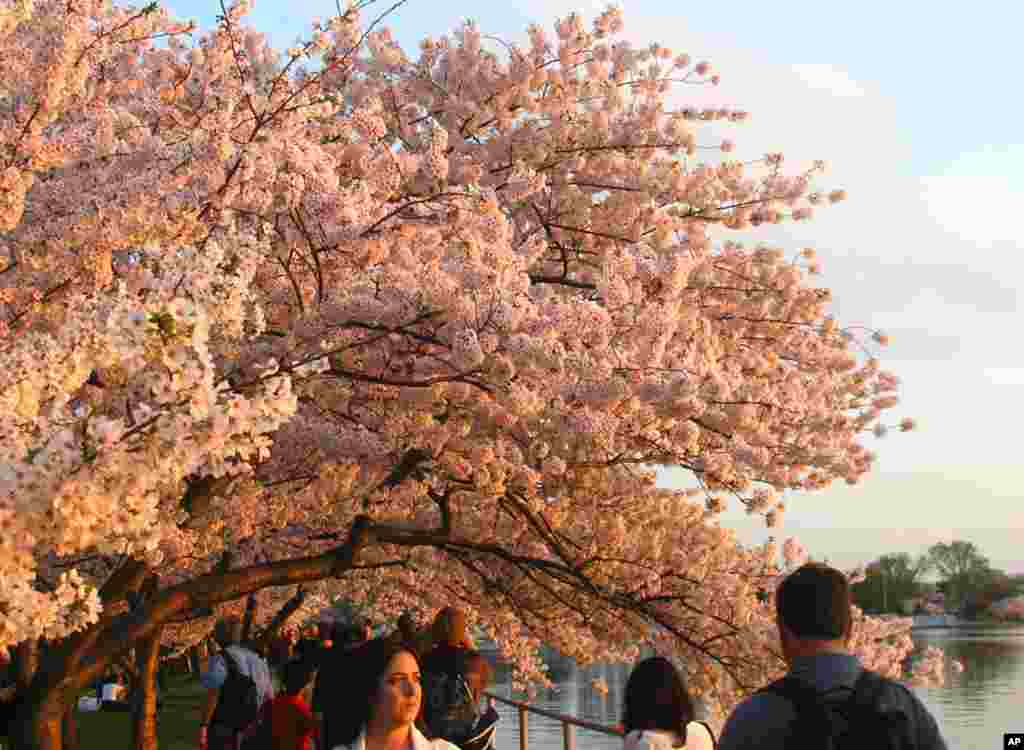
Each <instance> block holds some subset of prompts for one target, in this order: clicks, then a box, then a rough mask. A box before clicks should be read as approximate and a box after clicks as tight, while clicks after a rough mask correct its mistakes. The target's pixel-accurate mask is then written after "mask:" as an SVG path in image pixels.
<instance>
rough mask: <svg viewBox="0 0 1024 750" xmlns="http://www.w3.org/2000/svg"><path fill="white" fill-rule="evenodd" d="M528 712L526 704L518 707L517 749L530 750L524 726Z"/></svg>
mask: <svg viewBox="0 0 1024 750" xmlns="http://www.w3.org/2000/svg"><path fill="white" fill-rule="evenodd" d="M529 716H530V714H529V712H528V711H527V710H526V706H520V707H519V750H530V748H529V746H530V741H529V739H527V737H526V727H527V722H528V719H529Z"/></svg>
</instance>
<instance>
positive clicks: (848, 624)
mask: <svg viewBox="0 0 1024 750" xmlns="http://www.w3.org/2000/svg"><path fill="white" fill-rule="evenodd" d="M775 611H776V620H777V622H778V627H779V636H780V639H781V642H782V653H783V656H784V657H785V659H786V661H787V663H788V664H789V672H788V674H787V678H792V679H790V680H787V683H788V684H789V685H792V686H793V688H794V689H795V690H799V691H800V692H799V693H793V692H792V691H789V690H783V689H782V686H781V685H778V686H769V689H767V690H763V691H761V692H758V693H755V694H754V695H752V696H751V697H749V698H747V699H746V700H745V701H743V702H742V703H740V704H739V705H738V706H737V707H736V709H735V710H734V711H733V712H732V715H731V716H730V717H729V719H728V721H727V722H726V724H725V728H724V729H723V730H722V736H721V739H720V740H719V749H720V750H753V749H754V748H757V750H784V749H785V748H792V747H802V746H804V745H805V744H807V743H808V742H810V743H812V744H814V743H817V744H821V742H820V741H821V739H822V738H820V737H817V736H815V737H811V736H807V735H801V732H802V731H803V730H802V728H804V727H808V726H810V725H809V723H807V722H800V721H798V718H799V714H800V713H801V711H798V709H797V703H796V702H795V701H794V700H793V699H792V698H791V697H790V696H791V695H797V694H799V695H801V696H807V698H803V697H801V698H800V699H799V700H800V703H801V706H803V709H802V711H803V712H804V713H805V714H806V712H808V711H810V710H811V709H812V708H813V709H814V710H817V707H818V706H820V705H821V702H822V701H825V702H826V703H828V702H832V701H840V700H845V699H849V698H850V696H851V695H853V693H854V687H855V686H857V685H858V680H859V679H860V678H861V677H862V676H865V678H866V679H871V680H872V682H873V683H874V684H875V685H876V686H877V687H876V690H877V692H875V693H874V703H873V704H872V705H873V706H874V707H875V708H876V710H878V711H884V712H894V713H899V714H902V715H903V716H905V717H906V718H905V725H904V731H905V735H906V736H905V741H904V744H903V745H902V746H903V747H910V748H914V749H915V750H946V743H945V741H944V740H943V738H942V734H941V732H940V731H939V727H938V725H937V724H936V722H935V719H934V718H933V717H932V715H931V714H930V713H929V712H928V709H927V708H925V707H924V704H922V703H921V701H920V700H919V699H918V698H917V696H916V695H914V694H913V693H912V692H911V691H910V690H909V689H907V688H906V687H904V686H903V685H901V684H900V683H898V682H896V681H894V680H887V679H883V678H880V677H878V678H876V676H875V675H873V674H871V673H868V674H867V675H865V672H866V670H865V669H864V667H863V666H862V665H861V663H860V660H859V659H858V658H857V657H856V656H854V655H853V654H851V653H849V651H848V650H847V646H848V644H849V640H850V635H851V633H852V628H853V615H852V612H851V608H850V586H849V582H848V581H847V580H846V576H844V575H843V574H842V573H841V572H840V571H838V570H836V569H834V568H830V567H828V566H826V565H822V564H819V563H808V564H807V565H804V566H802V567H801V568H798V569H797V570H796V571H794V572H793V573H792V574H791V575H789V576H788V577H787V578H786V579H785V580H784V581H783V582H782V583H781V584H780V585H779V589H778V591H777V592H776V596H775ZM773 687H777V688H778V689H772V688H773ZM784 693H786V694H784ZM859 728H862V727H850V726H847V727H844V728H843V730H844V731H851V732H853V731H856V730H857V729H859ZM807 746H808V747H810V746H811V745H807Z"/></svg>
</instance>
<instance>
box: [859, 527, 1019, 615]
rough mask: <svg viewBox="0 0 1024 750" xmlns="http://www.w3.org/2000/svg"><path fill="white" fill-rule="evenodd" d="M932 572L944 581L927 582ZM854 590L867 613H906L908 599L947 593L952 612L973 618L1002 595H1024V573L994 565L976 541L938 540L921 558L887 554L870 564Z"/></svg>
mask: <svg viewBox="0 0 1024 750" xmlns="http://www.w3.org/2000/svg"><path fill="white" fill-rule="evenodd" d="M929 574H935V575H936V576H937V577H938V579H939V580H938V582H937V583H929V582H926V581H925V578H927V577H929ZM852 591H853V599H854V602H855V603H856V604H857V606H858V607H860V608H861V609H863V610H864V611H865V612H870V613H900V614H903V613H904V609H903V607H904V603H905V602H907V601H909V600H914V599H919V598H922V597H925V596H927V595H928V594H930V593H934V592H941V593H942V594H943V595H944V600H945V610H946V611H947V612H959V613H960V615H961V616H963V617H966V618H973V617H976V616H978V615H979V614H980V613H982V612H984V611H985V610H987V609H988V608H989V607H990V606H991V605H992V604H993V603H994V602H997V601H999V600H1000V599H1005V598H1007V597H1010V596H1015V595H1020V594H1024V575H1022V574H1018V575H1008V574H1007V573H1006V572H1005V571H1002V570H999V569H997V568H993V567H992V566H991V565H990V564H989V560H988V558H987V557H985V556H984V555H983V554H982V553H981V551H980V550H979V549H978V547H977V546H976V545H975V544H974V543H973V542H967V541H961V540H957V541H953V542H949V543H945V542H939V543H938V544H934V545H932V546H931V547H930V548H929V549H928V551H927V552H925V553H924V554H922V555H919V556H916V557H915V556H913V555H910V554H908V553H906V552H900V553H894V554H888V555H882V556H881V557H879V558H878V559H877V560H874V561H873V562H871V563H870V564H869V565H868V566H867V568H866V569H865V578H864V580H863V581H862V582H860V583H857V584H855V585H854V586H853V587H852ZM918 611H921V608H919V609H918Z"/></svg>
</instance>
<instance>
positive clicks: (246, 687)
mask: <svg viewBox="0 0 1024 750" xmlns="http://www.w3.org/2000/svg"><path fill="white" fill-rule="evenodd" d="M213 638H214V640H215V641H216V642H217V645H218V646H220V649H221V651H220V653H219V654H214V655H213V656H211V657H210V663H209V669H208V670H207V671H206V672H204V673H203V674H202V675H200V677H199V682H200V684H201V685H202V686H203V687H205V688H206V689H207V696H206V703H205V705H204V706H203V709H202V713H201V715H200V716H201V723H200V728H199V747H200V748H201V750H236V746H237V743H238V735H239V734H240V733H241V732H242V731H243V730H244V729H246V727H248V726H249V725H250V724H251V723H252V722H253V721H255V720H256V719H257V718H258V717H259V711H260V709H261V708H262V707H263V704H264V703H266V702H267V701H268V700H271V699H273V697H274V685H273V682H272V681H271V677H270V668H269V667H268V666H267V662H266V661H264V659H263V657H261V656H260V655H259V654H257V653H255V652H254V651H251V650H250V649H248V648H245V647H243V646H242V645H241V641H242V621H241V620H239V619H238V618H237V617H234V616H229V617H225V618H223V619H221V620H219V621H218V622H217V624H216V626H215V627H214V632H213Z"/></svg>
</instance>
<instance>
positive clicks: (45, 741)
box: [9, 690, 67, 750]
mask: <svg viewBox="0 0 1024 750" xmlns="http://www.w3.org/2000/svg"><path fill="white" fill-rule="evenodd" d="M38 693H39V691H38V690H31V691H29V693H28V694H27V695H26V696H25V700H24V702H23V703H22V704H21V706H20V708H19V711H18V713H17V714H16V715H15V717H14V721H13V722H11V726H10V727H9V731H10V739H11V748H12V750H63V748H64V731H65V729H64V715H65V714H66V713H67V712H66V711H65V708H64V695H63V691H59V690H54V691H49V692H48V693H45V694H42V695H39V694H38Z"/></svg>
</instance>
